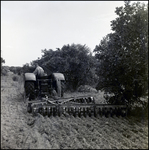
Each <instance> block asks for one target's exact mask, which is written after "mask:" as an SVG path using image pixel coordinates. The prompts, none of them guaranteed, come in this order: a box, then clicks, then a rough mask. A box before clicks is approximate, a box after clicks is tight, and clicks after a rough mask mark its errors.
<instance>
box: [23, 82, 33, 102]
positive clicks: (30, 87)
mask: <svg viewBox="0 0 149 150" xmlns="http://www.w3.org/2000/svg"><path fill="white" fill-rule="evenodd" d="M25 93H26V97H29V100H33V99H35V83H34V82H25Z"/></svg>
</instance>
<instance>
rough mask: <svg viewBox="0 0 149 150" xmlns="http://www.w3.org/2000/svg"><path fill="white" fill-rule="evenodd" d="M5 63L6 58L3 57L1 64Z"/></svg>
mask: <svg viewBox="0 0 149 150" xmlns="http://www.w3.org/2000/svg"><path fill="white" fill-rule="evenodd" d="M3 63H5V60H4V59H3V58H2V57H1V66H2V64H3Z"/></svg>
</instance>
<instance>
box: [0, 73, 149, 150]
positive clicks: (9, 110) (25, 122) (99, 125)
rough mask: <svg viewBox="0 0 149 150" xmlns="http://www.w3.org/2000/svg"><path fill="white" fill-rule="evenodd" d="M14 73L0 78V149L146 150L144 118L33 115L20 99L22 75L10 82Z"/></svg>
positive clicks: (100, 98)
mask: <svg viewBox="0 0 149 150" xmlns="http://www.w3.org/2000/svg"><path fill="white" fill-rule="evenodd" d="M13 76H14V75H13V74H10V75H9V76H2V77H1V149H79V148H82V149H125V148H126V149H148V121H147V120H146V121H145V120H139V119H136V118H134V117H129V118H128V117H125V118H123V117H110V118H106V117H97V118H95V117H86V118H85V117H81V118H79V117H76V118H75V117H73V116H69V115H68V116H63V115H62V116H61V117H58V116H55V117H53V116H51V117H47V116H45V117H43V116H42V115H40V114H38V115H37V116H35V117H33V116H32V114H29V113H27V111H26V106H25V103H24V101H23V82H22V81H23V80H22V77H21V76H19V81H13V80H12V77H13ZM70 94H71V93H69V94H65V96H66V97H68V96H69V95H70ZM76 94H78V93H72V95H76ZM94 96H95V98H96V101H98V102H103V101H104V98H103V97H102V96H103V95H102V93H96V95H95V94H94Z"/></svg>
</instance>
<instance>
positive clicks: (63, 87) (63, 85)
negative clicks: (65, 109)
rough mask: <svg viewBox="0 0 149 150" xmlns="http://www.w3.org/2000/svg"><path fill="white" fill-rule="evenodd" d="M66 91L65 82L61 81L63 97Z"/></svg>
mask: <svg viewBox="0 0 149 150" xmlns="http://www.w3.org/2000/svg"><path fill="white" fill-rule="evenodd" d="M64 89H65V84H64V81H61V97H63V96H64Z"/></svg>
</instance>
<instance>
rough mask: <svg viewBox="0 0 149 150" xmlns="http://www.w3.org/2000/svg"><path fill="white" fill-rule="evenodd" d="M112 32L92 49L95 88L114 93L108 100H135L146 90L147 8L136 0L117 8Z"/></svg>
mask: <svg viewBox="0 0 149 150" xmlns="http://www.w3.org/2000/svg"><path fill="white" fill-rule="evenodd" d="M115 13H116V14H117V15H118V17H117V18H116V19H115V20H113V21H111V28H112V30H113V33H110V34H108V35H107V36H105V37H104V38H103V39H102V40H101V42H100V44H99V45H96V47H95V49H94V52H95V57H96V59H97V60H98V63H97V74H98V75H99V82H98V85H97V89H104V90H105V91H106V92H109V93H114V96H113V97H111V98H108V99H107V100H108V102H110V103H130V104H132V103H134V102H135V101H139V100H140V99H139V98H140V97H141V96H143V95H146V94H147V92H148V84H147V83H148V74H147V73H148V30H147V29H148V7H147V6H146V5H145V4H141V3H139V2H137V3H133V4H132V5H130V2H129V1H125V6H124V7H117V8H116V11H115Z"/></svg>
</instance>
